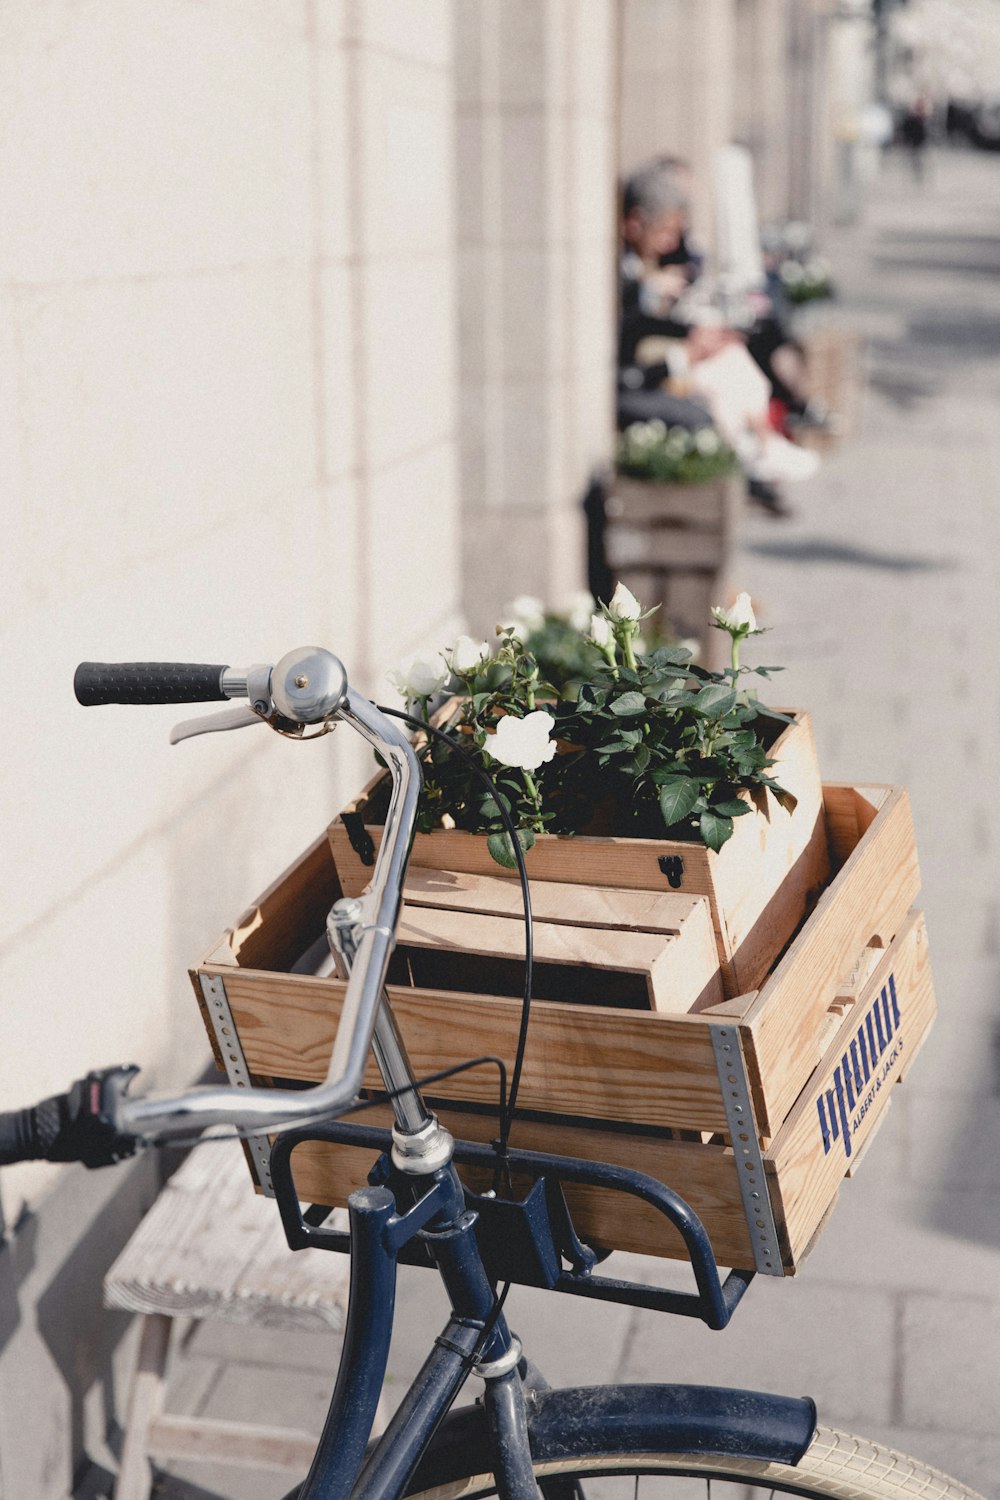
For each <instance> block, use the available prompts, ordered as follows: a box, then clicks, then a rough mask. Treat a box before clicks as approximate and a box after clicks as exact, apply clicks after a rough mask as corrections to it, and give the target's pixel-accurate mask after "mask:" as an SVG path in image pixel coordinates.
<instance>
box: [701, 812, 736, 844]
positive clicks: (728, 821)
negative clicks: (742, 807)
mask: <svg viewBox="0 0 1000 1500" xmlns="http://www.w3.org/2000/svg"><path fill="white" fill-rule="evenodd" d="M699 827H700V828H701V836H702V838H703V839H704V841H705V843H706V844H707V845H708V847H709V848H710V849H714V850H715V852H716V854H718V852H719V850H720V849H721V848H722V846H723V844H724V843H725V842H726V840H727V839H731V838H732V836H733V820H732V818H726V817H720V816H719V814H718V813H717V812H716V810H715V808H712V807H710V808H709V809H708V811H707V812H703V813H702V815H701V818H700V820H699Z"/></svg>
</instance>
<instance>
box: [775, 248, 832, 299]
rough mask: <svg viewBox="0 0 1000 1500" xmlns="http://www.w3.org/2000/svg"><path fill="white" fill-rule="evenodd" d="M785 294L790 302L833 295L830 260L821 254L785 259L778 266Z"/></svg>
mask: <svg viewBox="0 0 1000 1500" xmlns="http://www.w3.org/2000/svg"><path fill="white" fill-rule="evenodd" d="M778 275H779V276H780V277H781V283H782V286H783V287H784V289H785V296H786V297H787V298H788V300H789V302H818V301H819V300H820V299H821V298H823V297H832V296H833V273H832V271H831V269H830V264H829V262H828V261H825V260H823V259H822V257H821V256H819V255H814V256H811V257H810V258H809V259H808V260H805V261H802V260H797V259H795V258H789V259H788V260H783V261H782V262H781V264H780V266H779V267H778Z"/></svg>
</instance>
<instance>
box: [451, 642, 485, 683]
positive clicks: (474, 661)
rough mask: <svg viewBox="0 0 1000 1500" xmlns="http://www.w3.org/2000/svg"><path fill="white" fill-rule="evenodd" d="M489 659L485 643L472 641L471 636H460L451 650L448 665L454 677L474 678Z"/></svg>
mask: <svg viewBox="0 0 1000 1500" xmlns="http://www.w3.org/2000/svg"><path fill="white" fill-rule="evenodd" d="M489 659H490V648H489V646H488V644H487V643H486V641H476V640H473V638H472V636H471V635H460V636H459V638H458V640H457V641H456V642H455V644H454V646H452V648H451V656H450V657H449V663H450V665H451V670H452V671H453V672H454V674H455V676H456V677H475V675H476V673H477V672H478V671H480V670H481V668H482V667H484V666H485V665H486V663H487V662H488V661H489Z"/></svg>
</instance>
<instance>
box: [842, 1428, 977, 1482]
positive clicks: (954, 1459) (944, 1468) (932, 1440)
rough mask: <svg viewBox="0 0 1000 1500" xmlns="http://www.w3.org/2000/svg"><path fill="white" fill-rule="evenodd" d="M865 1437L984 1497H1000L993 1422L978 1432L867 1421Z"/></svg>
mask: <svg viewBox="0 0 1000 1500" xmlns="http://www.w3.org/2000/svg"><path fill="white" fill-rule="evenodd" d="M864 1435H865V1437H868V1438H871V1439H872V1441H873V1442H877V1443H885V1444H886V1445H887V1446H888V1447H890V1448H895V1449H896V1450H897V1452H900V1453H909V1454H911V1455H912V1456H913V1457H914V1458H918V1459H919V1460H920V1462H921V1463H924V1464H927V1465H928V1467H929V1468H932V1469H939V1470H940V1471H941V1472H942V1473H944V1474H950V1475H951V1476H952V1478H954V1479H959V1480H961V1481H962V1483H963V1484H967V1485H969V1486H970V1487H971V1488H972V1489H974V1490H975V1491H977V1493H979V1494H981V1495H983V1496H984V1497H985V1500H1000V1479H998V1476H1000V1437H998V1436H997V1435H996V1424H995V1423H994V1424H991V1425H989V1426H987V1427H985V1428H984V1429H983V1430H982V1431H981V1432H979V1433H975V1434H973V1433H956V1432H936V1431H933V1430H928V1429H927V1428H926V1427H902V1426H900V1427H882V1426H880V1425H878V1424H877V1423H875V1424H869V1426H868V1427H866V1429H865V1434H864Z"/></svg>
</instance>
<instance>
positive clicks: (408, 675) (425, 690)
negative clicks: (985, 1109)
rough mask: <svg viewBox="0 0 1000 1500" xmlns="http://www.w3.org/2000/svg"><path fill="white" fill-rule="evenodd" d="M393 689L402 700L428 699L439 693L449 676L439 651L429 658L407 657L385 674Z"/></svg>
mask: <svg viewBox="0 0 1000 1500" xmlns="http://www.w3.org/2000/svg"><path fill="white" fill-rule="evenodd" d="M385 675H386V676H387V677H388V679H389V681H390V682H391V683H392V685H393V687H394V688H395V689H396V691H397V692H398V693H401V694H402V695H403V697H404V698H406V699H408V700H410V701H412V700H413V699H414V698H430V697H431V696H432V695H433V694H434V693H439V692H440V691H441V689H442V688H443V687H444V685H445V683H446V682H447V681H448V677H449V675H450V673H449V669H448V663H447V662H446V661H445V659H444V657H443V656H442V655H441V653H440V651H435V652H433V654H432V655H430V656H417V655H414V656H407V657H404V658H403V660H402V661H401V662H400V663H399V666H398V667H394V668H393V670H392V671H391V672H387V673H386V674H385Z"/></svg>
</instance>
